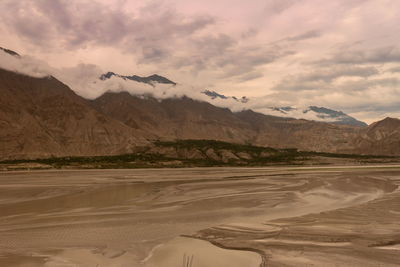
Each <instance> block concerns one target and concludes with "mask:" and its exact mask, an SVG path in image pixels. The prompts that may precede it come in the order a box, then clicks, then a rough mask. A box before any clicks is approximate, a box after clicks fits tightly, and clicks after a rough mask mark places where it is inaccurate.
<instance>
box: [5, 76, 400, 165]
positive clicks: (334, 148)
mask: <svg viewBox="0 0 400 267" xmlns="http://www.w3.org/2000/svg"><path fill="white" fill-rule="evenodd" d="M176 139H197V140H199V139H212V140H219V141H226V142H233V143H242V144H253V145H258V146H264V147H266V146H269V147H275V148H298V149H300V150H310V151H321V152H335V153H364V154H377V155H378V154H387V155H399V154H400V142H399V140H400V121H399V120H397V119H389V118H388V119H385V120H383V121H381V122H377V123H374V124H372V125H371V126H369V127H368V128H360V127H354V126H349V125H336V124H328V123H323V122H315V121H307V120H297V119H292V118H282V117H274V116H269V115H264V114H260V113H257V112H253V111H251V110H247V111H242V112H239V113H234V112H231V111H230V110H229V109H225V108H219V107H215V106H213V105H211V104H210V103H208V102H201V101H196V100H193V99H190V98H187V97H183V98H169V99H164V100H159V99H155V98H153V97H150V96H147V97H144V96H133V95H130V94H129V93H127V92H120V93H111V92H108V93H105V94H104V95H102V96H100V97H99V98H97V99H94V100H86V99H84V98H82V97H80V96H78V95H77V94H75V93H74V92H73V91H72V90H71V89H70V88H69V87H68V86H66V85H65V84H63V83H62V82H60V81H58V80H57V79H55V78H54V77H51V76H49V77H45V78H33V77H29V76H25V75H22V74H17V73H14V72H10V71H6V70H2V69H0V148H1V149H0V159H13V158H37V157H52V156H72V155H73V156H86V155H113V154H123V153H130V152H133V151H136V150H137V149H139V148H140V147H143V146H149V145H150V144H151V142H154V141H155V140H164V141H166V140H176ZM150 146H151V145H150Z"/></svg>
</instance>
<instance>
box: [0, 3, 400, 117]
mask: <svg viewBox="0 0 400 267" xmlns="http://www.w3.org/2000/svg"><path fill="white" fill-rule="evenodd" d="M321 3H322V2H321V1H320V0H285V1H282V0H267V1H265V0H255V1H251V3H245V2H243V1H239V0H233V1H232V0H229V1H228V0H222V1H217V2H216V1H211V0H204V1H191V0H189V1H186V0H185V1H183V0H178V1H176V0H152V1H125V0H111V1H106V0H95V1H88V0H79V1H78V0H71V1H66V0H37V1H32V0H20V1H14V0H3V1H1V2H0V34H1V36H2V37H3V38H2V41H1V42H2V43H1V44H0V46H2V47H8V48H12V49H15V50H17V51H18V52H21V54H25V55H33V56H35V58H39V59H41V60H44V61H45V62H49V64H50V65H51V66H54V67H55V68H57V69H59V70H61V69H63V70H64V71H63V72H64V73H63V74H65V75H66V76H68V73H69V72H73V71H74V70H79V71H80V72H88V73H89V74H90V75H91V74H92V73H94V72H96V73H97V72H99V71H98V68H99V69H101V72H100V73H97V74H100V75H101V74H102V73H105V71H108V70H112V71H114V72H116V73H120V74H122V75H132V74H136V75H139V76H147V75H149V74H151V73H161V74H162V75H163V76H165V77H168V78H170V79H171V80H173V81H179V82H180V83H181V84H188V85H191V86H194V87H195V88H207V89H209V90H211V91H218V92H219V93H221V94H225V95H238V96H241V95H246V96H248V97H263V98H264V99H268V101H270V102H271V103H275V104H276V106H280V107H284V106H310V105H314V104H315V103H318V105H320V106H325V107H330V108H333V109H335V110H343V111H345V112H346V113H349V114H351V115H353V116H355V117H359V118H360V119H363V120H367V121H369V122H372V121H374V120H376V119H378V118H381V117H384V116H394V117H398V116H399V115H400V112H399V110H398V109H397V108H396V107H398V106H399V104H400V103H399V100H398V99H400V97H399V96H400V92H399V89H398V88H399V79H400V76H399V75H400V72H399V71H396V70H398V69H399V68H400V52H399V51H400V47H399V45H398V44H399V43H400V42H399V41H400V40H399V39H400V37H399V36H398V34H396V32H397V29H398V21H399V19H400V11H399V10H400V3H399V2H398V1H397V0H382V1H371V0H338V1H328V2H326V1H323V4H321ZM27 64H28V62H27ZM28 68H29V67H28ZM160 70H162V71H160ZM34 71H35V72H37V70H34ZM93 76H94V75H93ZM70 79H72V78H70ZM221 88H222V89H223V91H220V90H221ZM93 90H94V89H93ZM93 90H89V89H87V90H86V91H85V92H82V94H85V95H87V96H90V97H93V96H94V95H96V92H94V91H93ZM81 91H82V90H81ZM264 101H265V100H264Z"/></svg>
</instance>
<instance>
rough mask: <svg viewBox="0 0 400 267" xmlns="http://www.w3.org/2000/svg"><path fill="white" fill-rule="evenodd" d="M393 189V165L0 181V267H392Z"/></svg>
mask: <svg viewBox="0 0 400 267" xmlns="http://www.w3.org/2000/svg"><path fill="white" fill-rule="evenodd" d="M399 185H400V168H396V167H392V168H379V167H374V168H351V167H346V168H338V169H335V168H329V169H323V168H322V169H319V168H313V169H310V168H308V169H307V168H304V169H299V168H292V169H290V168H204V169H200V168H199V169H197V168H193V169H169V170H167V169H158V170H88V171H85V170H77V171H32V172H4V173H0V236H1V238H0V266H146V267H148V266H165V267H169V266H178V267H179V266H185V267H186V266H190V267H203V266H249V267H251V266H260V265H261V264H267V266H313V265H314V266H336V265H340V266H363V267H365V266H398V265H399V263H400V254H399V249H398V247H399V244H400V223H398V222H399V221H400V193H399V191H398V190H397V188H398V186H399ZM244 262H245V263H246V264H244ZM177 264H178V265H177ZM234 264H236V265H234Z"/></svg>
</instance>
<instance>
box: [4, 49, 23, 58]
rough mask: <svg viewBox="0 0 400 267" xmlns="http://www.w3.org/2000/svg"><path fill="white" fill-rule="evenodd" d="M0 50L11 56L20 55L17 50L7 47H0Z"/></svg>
mask: <svg viewBox="0 0 400 267" xmlns="http://www.w3.org/2000/svg"><path fill="white" fill-rule="evenodd" d="M0 50H2V51H4V52H6V53H7V54H10V55H12V56H15V57H20V55H19V54H18V53H17V52H15V51H13V50H10V49H7V48H3V47H0Z"/></svg>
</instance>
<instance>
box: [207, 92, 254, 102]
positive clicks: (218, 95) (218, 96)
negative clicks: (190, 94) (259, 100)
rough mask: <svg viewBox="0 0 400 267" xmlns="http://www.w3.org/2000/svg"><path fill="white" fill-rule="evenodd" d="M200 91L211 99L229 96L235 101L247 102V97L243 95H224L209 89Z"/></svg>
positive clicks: (227, 97)
mask: <svg viewBox="0 0 400 267" xmlns="http://www.w3.org/2000/svg"><path fill="white" fill-rule="evenodd" d="M202 93H203V94H205V95H207V96H209V97H210V98H211V99H217V98H220V99H229V98H231V99H233V100H235V101H238V102H242V103H247V102H248V101H249V99H248V98H247V97H245V96H242V97H241V98H237V97H235V96H225V95H221V94H219V93H217V92H215V91H210V90H205V91H203V92H202Z"/></svg>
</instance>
